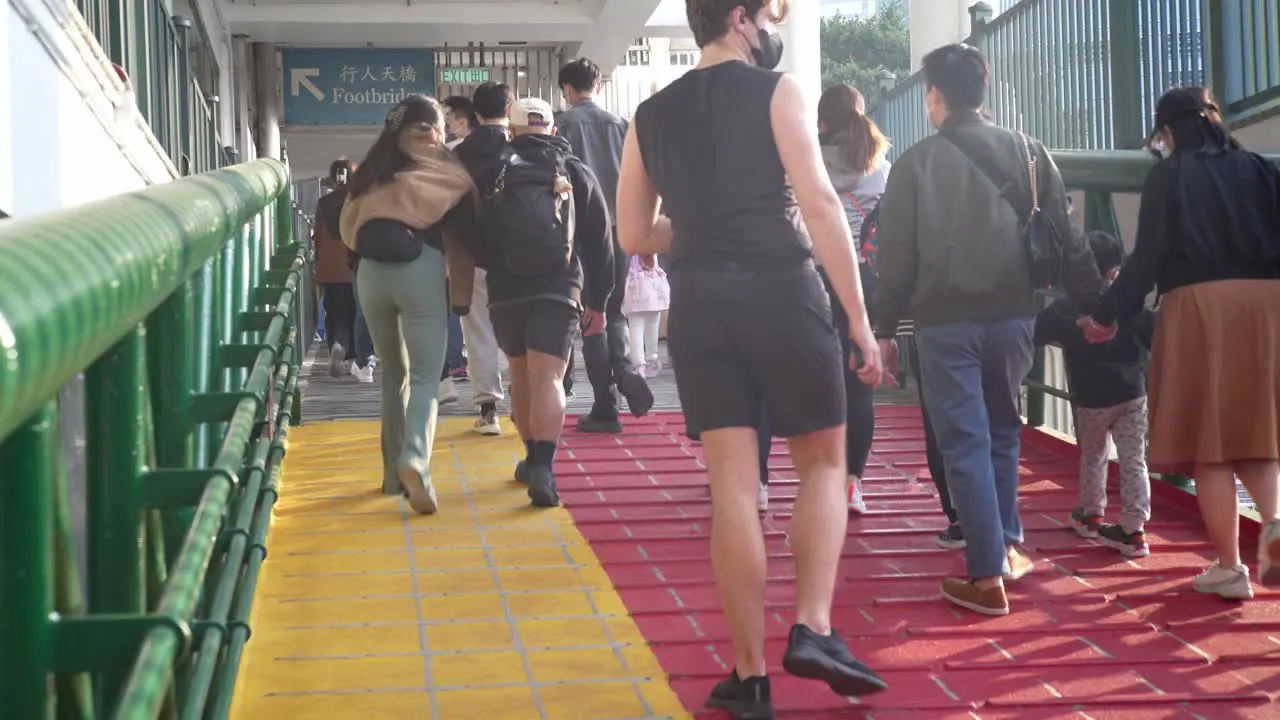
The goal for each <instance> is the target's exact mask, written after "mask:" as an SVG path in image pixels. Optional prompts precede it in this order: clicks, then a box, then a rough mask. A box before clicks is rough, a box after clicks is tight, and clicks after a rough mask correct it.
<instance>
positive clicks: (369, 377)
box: [351, 363, 373, 383]
mask: <svg viewBox="0 0 1280 720" xmlns="http://www.w3.org/2000/svg"><path fill="white" fill-rule="evenodd" d="M351 377H353V378H355V379H356V380H359V381H360V382H362V383H371V382H373V365H372V364H369V365H365V366H364V367H360V366H359V365H356V364H355V363H351Z"/></svg>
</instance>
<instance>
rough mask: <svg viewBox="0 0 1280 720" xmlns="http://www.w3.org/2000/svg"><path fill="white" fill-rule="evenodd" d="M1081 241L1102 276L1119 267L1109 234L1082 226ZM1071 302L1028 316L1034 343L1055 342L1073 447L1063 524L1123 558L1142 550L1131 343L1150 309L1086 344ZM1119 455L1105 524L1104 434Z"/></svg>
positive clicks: (1137, 374)
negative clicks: (1110, 335) (1074, 499)
mask: <svg viewBox="0 0 1280 720" xmlns="http://www.w3.org/2000/svg"><path fill="white" fill-rule="evenodd" d="M1089 245H1090V246H1091V247H1092V248H1093V255H1094V257H1095V258H1096V259H1097V262H1098V271H1099V272H1100V273H1101V274H1102V277H1103V278H1104V279H1105V281H1106V282H1108V283H1109V282H1111V281H1112V280H1114V279H1115V277H1116V275H1117V274H1118V273H1119V272H1120V264H1121V262H1122V260H1123V257H1124V249H1123V247H1122V246H1121V245H1120V243H1119V241H1117V240H1116V239H1115V238H1113V237H1112V236H1110V235H1108V234H1106V233H1102V232H1092V233H1089ZM1080 314H1081V313H1080V310H1079V308H1077V307H1075V306H1074V305H1073V304H1072V303H1071V301H1070V300H1066V299H1063V300H1059V301H1057V302H1055V303H1054V304H1053V305H1051V306H1049V307H1048V308H1047V309H1045V310H1044V311H1043V312H1041V313H1040V314H1039V315H1038V316H1037V317H1036V330H1035V342H1036V344H1037V345H1044V344H1050V343H1052V344H1055V345H1060V346H1061V347H1062V349H1063V355H1064V357H1065V359H1066V366H1067V379H1068V381H1069V384H1070V386H1071V400H1072V403H1073V405H1074V406H1075V413H1076V441H1077V443H1078V444H1079V447H1080V500H1079V502H1078V504H1077V506H1076V507H1075V509H1073V510H1072V511H1071V527H1072V528H1074V529H1075V531H1076V532H1077V533H1079V534H1080V535H1081V536H1082V537H1086V538H1094V539H1097V540H1098V541H1100V542H1101V543H1102V544H1104V545H1106V546H1107V547H1110V548H1112V549H1114V550H1116V551H1117V552H1119V553H1120V554H1122V555H1125V556H1127V557H1141V556H1143V555H1146V554H1148V553H1149V552H1150V548H1149V547H1148V546H1147V537H1146V533H1145V532H1144V531H1143V527H1144V525H1145V524H1146V522H1147V520H1149V519H1150V518H1151V478H1150V476H1149V475H1148V473H1147V388H1146V378H1145V372H1144V368H1143V364H1142V349H1141V347H1140V346H1139V343H1141V344H1142V345H1145V346H1147V347H1150V345H1151V334H1152V332H1153V331H1154V329H1155V315H1154V314H1153V313H1152V312H1151V311H1149V310H1148V311H1145V312H1144V313H1143V314H1142V315H1140V316H1138V317H1137V318H1135V319H1134V320H1133V321H1132V322H1129V323H1128V324H1125V323H1121V324H1120V326H1119V330H1118V332H1117V334H1116V337H1115V339H1113V340H1111V341H1110V342H1106V343H1100V344H1091V343H1089V342H1088V341H1087V340H1085V338H1084V334H1083V333H1082V332H1081V330H1080V328H1078V327H1077V326H1076V320H1077V318H1079V317H1080ZM1108 436H1110V438H1111V439H1112V440H1114V441H1115V444H1116V452H1117V454H1118V455H1119V456H1120V506H1121V507H1120V514H1119V516H1118V519H1119V523H1115V524H1112V523H1107V522H1104V521H1103V517H1104V515H1105V513H1106V508H1107V471H1108V465H1109V462H1108V461H1109V459H1110V454H1109V452H1108V446H1107V438H1108Z"/></svg>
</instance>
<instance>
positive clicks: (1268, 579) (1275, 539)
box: [1258, 520, 1280, 587]
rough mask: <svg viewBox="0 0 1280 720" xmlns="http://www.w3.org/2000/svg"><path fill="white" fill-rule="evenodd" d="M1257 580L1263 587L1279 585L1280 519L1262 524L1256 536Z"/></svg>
mask: <svg viewBox="0 0 1280 720" xmlns="http://www.w3.org/2000/svg"><path fill="white" fill-rule="evenodd" d="M1258 582H1259V583H1261V584H1262V585H1263V586H1264V587H1275V586H1277V585H1280V520H1272V521H1271V522H1269V523H1267V524H1266V525H1264V526H1262V532H1261V533H1260V535H1259V537H1258Z"/></svg>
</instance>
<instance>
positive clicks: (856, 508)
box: [849, 475, 867, 515]
mask: <svg viewBox="0 0 1280 720" xmlns="http://www.w3.org/2000/svg"><path fill="white" fill-rule="evenodd" d="M849 512H851V513H853V514H854V515H863V514H866V512H867V501H866V500H864V499H863V498H862V479H861V478H859V477H858V476H856V475H854V476H852V477H851V478H850V480H849Z"/></svg>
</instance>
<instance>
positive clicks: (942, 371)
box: [916, 317, 1035, 579]
mask: <svg viewBox="0 0 1280 720" xmlns="http://www.w3.org/2000/svg"><path fill="white" fill-rule="evenodd" d="M1034 326H1035V318H1033V317H1026V318H1015V319H1012V320H1001V321H996V322H981V323H953V324H951V325H940V326H936V327H928V328H921V329H919V330H917V331H916V345H917V346H918V348H919V351H920V357H919V362H920V374H921V380H923V381H924V385H923V390H924V400H925V404H926V405H927V406H928V410H929V419H930V420H932V421H933V429H934V432H935V433H936V434H937V436H938V446H939V448H940V449H941V450H942V457H943V461H944V463H945V465H946V471H947V486H948V488H949V489H950V491H951V500H952V502H953V503H954V504H955V508H956V511H957V513H958V514H959V516H960V526H961V529H963V531H964V538H965V542H966V543H967V547H966V551H965V562H966V564H967V566H968V571H969V577H971V578H974V579H980V578H990V577H996V576H999V575H1003V574H1005V573H1007V572H1008V571H1009V565H1008V561H1007V559H1006V554H1005V553H1006V548H1007V546H1009V545H1014V544H1018V543H1021V542H1022V520H1021V518H1020V517H1019V516H1018V454H1019V450H1020V446H1021V440H1020V437H1019V433H1020V432H1021V431H1022V418H1021V417H1020V416H1019V414H1018V390H1019V387H1020V386H1021V384H1022V380H1023V378H1025V377H1026V375H1027V372H1028V371H1029V370H1030V369H1031V361H1032V356H1033V353H1034V351H1035V347H1034V345H1033V344H1032V331H1033V329H1034Z"/></svg>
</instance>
